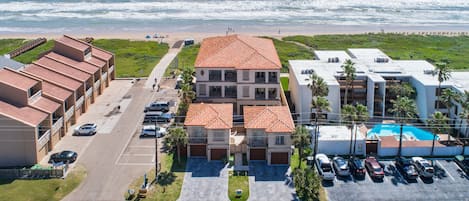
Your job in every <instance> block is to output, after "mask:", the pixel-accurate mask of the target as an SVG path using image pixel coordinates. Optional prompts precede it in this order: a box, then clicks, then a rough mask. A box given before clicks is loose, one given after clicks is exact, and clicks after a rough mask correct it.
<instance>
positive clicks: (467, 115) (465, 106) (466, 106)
mask: <svg viewBox="0 0 469 201" xmlns="http://www.w3.org/2000/svg"><path fill="white" fill-rule="evenodd" d="M458 103H459V104H460V105H461V108H462V110H461V112H459V114H458V116H459V119H460V122H459V132H458V139H459V133H461V132H462V126H463V120H464V119H465V120H466V124H467V125H469V91H464V94H462V95H460V98H459V100H458ZM464 132H465V133H464V134H465V135H467V126H466V129H464Z"/></svg>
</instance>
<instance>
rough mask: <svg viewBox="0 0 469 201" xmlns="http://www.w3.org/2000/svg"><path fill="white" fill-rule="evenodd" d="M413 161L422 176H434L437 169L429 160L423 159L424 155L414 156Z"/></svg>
mask: <svg viewBox="0 0 469 201" xmlns="http://www.w3.org/2000/svg"><path fill="white" fill-rule="evenodd" d="M412 163H413V164H414V165H415V167H416V168H417V171H418V172H419V175H420V176H422V177H426V178H431V177H433V174H434V173H435V170H434V169H433V166H432V165H431V164H430V163H429V162H428V161H427V160H425V159H423V158H422V157H412Z"/></svg>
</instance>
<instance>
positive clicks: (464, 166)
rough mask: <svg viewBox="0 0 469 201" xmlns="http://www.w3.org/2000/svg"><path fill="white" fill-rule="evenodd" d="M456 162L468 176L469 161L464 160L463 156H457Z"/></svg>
mask: <svg viewBox="0 0 469 201" xmlns="http://www.w3.org/2000/svg"><path fill="white" fill-rule="evenodd" d="M454 162H456V164H458V166H459V168H461V170H462V171H464V172H465V173H466V174H469V159H468V158H464V156H462V155H457V156H455V157H454Z"/></svg>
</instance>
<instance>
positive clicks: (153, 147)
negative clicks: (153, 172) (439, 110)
mask: <svg viewBox="0 0 469 201" xmlns="http://www.w3.org/2000/svg"><path fill="white" fill-rule="evenodd" d="M128 148H152V149H155V145H153V146H128Z"/></svg>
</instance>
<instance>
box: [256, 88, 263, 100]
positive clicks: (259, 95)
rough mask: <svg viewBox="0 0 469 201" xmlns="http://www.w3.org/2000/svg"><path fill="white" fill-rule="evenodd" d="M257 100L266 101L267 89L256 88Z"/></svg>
mask: <svg viewBox="0 0 469 201" xmlns="http://www.w3.org/2000/svg"><path fill="white" fill-rule="evenodd" d="M255 94H256V97H255V98H256V99H257V100H264V99H265V88H256V93H255Z"/></svg>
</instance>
